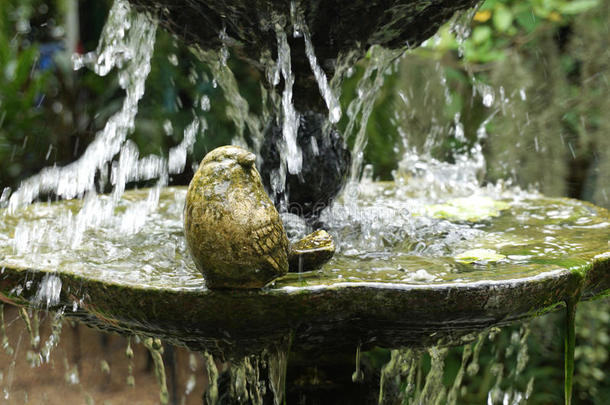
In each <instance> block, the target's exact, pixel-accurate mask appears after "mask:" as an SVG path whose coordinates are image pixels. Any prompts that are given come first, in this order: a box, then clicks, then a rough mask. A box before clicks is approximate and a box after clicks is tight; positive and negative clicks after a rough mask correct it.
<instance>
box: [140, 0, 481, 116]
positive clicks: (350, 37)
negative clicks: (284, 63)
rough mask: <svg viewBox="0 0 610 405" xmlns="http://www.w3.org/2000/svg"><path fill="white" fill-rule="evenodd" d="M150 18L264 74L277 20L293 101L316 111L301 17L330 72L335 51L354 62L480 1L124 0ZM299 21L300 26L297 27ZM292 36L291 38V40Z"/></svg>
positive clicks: (402, 43)
mask: <svg viewBox="0 0 610 405" xmlns="http://www.w3.org/2000/svg"><path fill="white" fill-rule="evenodd" d="M130 2H131V3H132V4H134V5H135V6H136V8H137V9H139V10H146V11H148V12H150V13H152V14H153V15H155V16H156V17H157V18H158V20H159V23H160V24H161V25H162V26H163V27H164V28H166V29H167V30H168V31H170V32H172V33H174V34H175V35H177V36H178V37H180V38H182V39H183V40H184V41H185V42H186V43H188V44H192V45H199V46H200V47H201V48H202V49H218V48H221V47H223V46H228V47H231V48H232V49H233V50H234V51H235V53H236V55H238V56H239V57H241V58H243V59H246V60H247V61H248V62H250V63H251V64H252V65H254V66H256V67H258V68H259V70H261V71H264V68H265V66H264V65H265V63H264V61H263V60H264V55H265V53H270V55H271V57H273V59H276V58H275V52H276V51H277V43H278V42H277V41H278V39H277V35H276V31H277V29H278V27H277V26H278V25H279V26H280V29H281V30H283V31H284V32H286V33H289V34H294V35H288V40H289V43H290V49H291V53H292V65H293V66H292V69H293V71H294V72H295V80H296V82H295V93H294V95H295V97H294V100H295V104H296V107H297V109H299V110H301V111H306V110H312V109H319V108H317V107H320V105H321V103H320V97H319V96H318V94H319V93H318V86H317V82H316V79H315V77H314V75H313V73H312V72H311V69H310V66H309V64H308V58H307V56H306V49H305V46H304V43H303V42H304V41H303V40H302V38H299V36H302V35H303V33H302V32H300V28H299V27H298V26H295V23H294V21H302V23H303V24H305V25H306V27H307V29H308V31H309V34H310V36H311V43H312V44H313V48H314V49H315V53H316V57H317V59H318V61H320V65H321V67H322V68H323V69H324V70H325V72H326V74H327V75H329V76H332V74H333V73H334V70H335V63H336V60H337V58H338V56H339V55H341V54H343V55H350V57H351V58H350V59H351V60H352V61H353V60H355V59H357V58H360V57H362V56H363V55H364V52H366V50H367V49H369V47H370V46H372V45H383V46H385V47H388V48H404V47H408V48H413V47H416V46H418V45H420V44H421V43H422V42H423V41H424V40H426V39H427V38H429V37H431V36H432V35H434V33H436V31H437V30H438V28H439V27H440V26H441V25H442V24H443V23H444V22H446V21H448V20H449V19H450V18H451V17H452V16H453V15H454V14H455V13H456V12H458V11H462V10H466V9H468V8H471V7H473V6H474V5H475V4H477V3H478V0H432V1H431V0H333V1H328V0H327V1H320V0H303V1H289V0H231V1H225V0H207V1H197V0H130ZM297 25H298V24H297ZM295 37H296V38H295Z"/></svg>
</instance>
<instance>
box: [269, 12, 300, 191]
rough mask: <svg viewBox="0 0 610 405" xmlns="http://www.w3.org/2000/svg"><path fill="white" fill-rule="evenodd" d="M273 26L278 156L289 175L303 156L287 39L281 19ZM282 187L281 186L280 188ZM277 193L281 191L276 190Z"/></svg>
mask: <svg viewBox="0 0 610 405" xmlns="http://www.w3.org/2000/svg"><path fill="white" fill-rule="evenodd" d="M276 20H277V21H276V22H275V24H274V28H275V35H276V37H277V58H278V65H279V68H280V69H279V70H280V73H281V75H282V78H283V79H284V90H283V91H282V99H281V100H282V136H283V138H284V145H282V146H284V147H283V148H282V147H280V148H279V150H280V156H281V158H282V160H283V161H285V162H286V168H287V169H288V172H289V173H291V174H297V173H299V172H300V171H301V166H302V164H303V155H302V153H301V149H300V148H299V145H298V144H297V134H298V131H299V114H298V113H297V111H296V110H295V108H294V103H293V101H292V87H293V85H294V73H293V72H292V66H291V58H290V45H289V44H288V37H287V35H286V32H285V31H284V27H283V25H282V24H281V21H280V20H281V19H280V18H279V17H276ZM282 187H283V186H282ZM277 191H280V192H281V191H283V189H282V190H277Z"/></svg>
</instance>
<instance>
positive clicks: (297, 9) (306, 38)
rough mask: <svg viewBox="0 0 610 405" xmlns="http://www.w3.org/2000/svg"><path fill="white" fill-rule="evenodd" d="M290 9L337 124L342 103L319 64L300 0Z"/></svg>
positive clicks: (321, 91)
mask: <svg viewBox="0 0 610 405" xmlns="http://www.w3.org/2000/svg"><path fill="white" fill-rule="evenodd" d="M290 11H291V16H292V25H293V27H294V32H295V34H294V36H295V37H297V36H299V35H301V36H302V37H303V42H304V43H305V55H306V56H307V60H308V61H309V66H310V67H311V71H312V72H313V74H314V77H315V78H316V82H317V83H318V88H319V89H320V95H321V96H322V98H323V99H324V102H325V103H326V107H327V108H328V120H329V121H330V122H331V123H333V124H335V123H337V122H339V120H340V119H341V105H340V104H339V99H338V97H337V96H336V95H335V94H334V93H333V91H332V89H331V87H330V86H329V84H328V79H327V77H326V74H325V73H324V70H322V68H321V67H320V65H319V64H318V59H317V58H316V53H315V50H314V47H313V43H312V42H311V34H310V32H309V27H308V26H307V23H306V22H305V18H304V16H303V9H302V7H301V4H300V2H299V1H294V0H293V1H291V2H290Z"/></svg>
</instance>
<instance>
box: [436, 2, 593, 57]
mask: <svg viewBox="0 0 610 405" xmlns="http://www.w3.org/2000/svg"><path fill="white" fill-rule="evenodd" d="M597 5H599V0H572V1H571V0H528V1H522V0H486V1H485V2H483V4H482V5H481V7H480V8H479V9H478V11H476V13H475V14H474V15H473V17H472V22H470V21H467V22H466V23H465V24H470V25H471V26H472V32H471V35H470V37H468V38H459V37H456V36H454V35H452V32H451V28H452V27H451V26H450V25H446V26H445V27H443V28H441V30H440V32H439V37H438V38H439V41H432V42H429V44H428V46H427V48H429V49H433V50H435V51H440V52H446V51H449V50H453V51H455V50H458V49H460V48H461V49H462V50H463V57H464V61H465V62H468V63H488V62H492V61H497V60H503V59H504V58H505V57H506V55H507V52H509V51H510V49H511V48H513V47H519V46H521V45H523V44H524V43H526V42H529V41H531V40H532V39H533V37H534V36H535V35H536V34H537V32H538V31H541V30H547V29H554V28H555V27H558V26H565V25H568V24H570V23H571V22H572V21H573V20H574V17H576V16H578V15H580V14H582V13H584V12H586V11H589V10H591V9H592V8H594V7H596V6H597Z"/></svg>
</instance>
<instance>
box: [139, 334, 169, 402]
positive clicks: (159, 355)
mask: <svg viewBox="0 0 610 405" xmlns="http://www.w3.org/2000/svg"><path fill="white" fill-rule="evenodd" d="M142 344H144V347H146V348H147V349H148V352H149V353H150V356H151V357H152V360H153V364H154V367H155V368H154V370H155V377H156V378H157V383H158V384H159V400H160V401H161V404H163V405H167V404H168V403H169V391H168V390H167V378H166V376H165V365H164V364H163V344H162V343H161V340H160V339H157V338H144V339H143V340H142Z"/></svg>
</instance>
